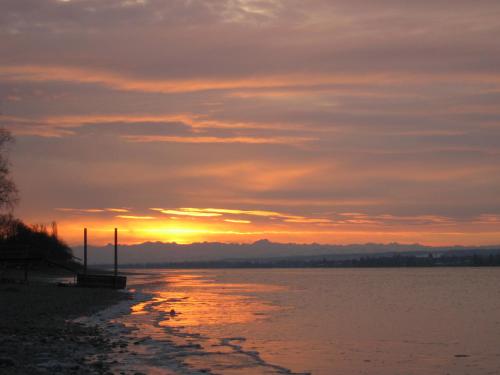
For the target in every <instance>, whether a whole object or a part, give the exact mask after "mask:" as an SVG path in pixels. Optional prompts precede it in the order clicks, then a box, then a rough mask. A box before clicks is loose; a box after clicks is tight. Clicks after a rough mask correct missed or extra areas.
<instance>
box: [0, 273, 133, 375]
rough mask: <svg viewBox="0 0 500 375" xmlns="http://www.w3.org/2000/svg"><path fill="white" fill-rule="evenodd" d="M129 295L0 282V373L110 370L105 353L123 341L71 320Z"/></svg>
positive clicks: (96, 310)
mask: <svg viewBox="0 0 500 375" xmlns="http://www.w3.org/2000/svg"><path fill="white" fill-rule="evenodd" d="M130 298H131V295H130V294H129V293H126V292H120V291H115V290H109V289H87V288H75V287H58V286H56V285H54V284H49V283H44V282H36V283H33V282H32V283H30V284H28V285H22V284H0V373H2V374H4V375H10V374H105V373H107V372H109V369H110V368H111V366H112V359H111V358H110V354H111V353H112V351H113V350H115V351H116V350H120V349H121V348H126V346H127V345H128V343H127V342H126V341H124V340H122V339H121V338H120V337H109V336H108V335H106V334H105V332H104V331H103V329H102V328H101V327H99V326H97V325H88V324H82V323H78V322H74V321H72V320H73V319H75V318H78V317H82V316H89V315H92V314H94V313H96V312H98V311H100V310H102V309H104V308H107V307H109V306H111V305H113V304H116V303H118V302H119V301H123V300H126V299H130Z"/></svg>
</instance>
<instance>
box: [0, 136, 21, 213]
mask: <svg viewBox="0 0 500 375" xmlns="http://www.w3.org/2000/svg"><path fill="white" fill-rule="evenodd" d="M12 142H13V138H12V135H11V134H10V132H9V131H8V130H6V129H3V128H0V211H4V212H5V211H12V209H13V208H14V206H15V205H16V203H17V202H18V194H17V188H16V185H15V184H14V181H13V180H12V177H11V175H10V163H9V158H8V147H9V145H10V144H12Z"/></svg>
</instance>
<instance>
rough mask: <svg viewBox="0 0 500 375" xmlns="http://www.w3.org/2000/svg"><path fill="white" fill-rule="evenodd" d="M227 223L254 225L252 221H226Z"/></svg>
mask: <svg viewBox="0 0 500 375" xmlns="http://www.w3.org/2000/svg"><path fill="white" fill-rule="evenodd" d="M224 221H225V222H227V223H236V224H250V223H252V222H251V221H250V220H237V219H224Z"/></svg>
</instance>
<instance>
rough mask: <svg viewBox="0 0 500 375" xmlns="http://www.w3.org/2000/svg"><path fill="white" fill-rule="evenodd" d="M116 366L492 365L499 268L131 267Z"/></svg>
mask: <svg viewBox="0 0 500 375" xmlns="http://www.w3.org/2000/svg"><path fill="white" fill-rule="evenodd" d="M135 272H136V273H137V274H136V275H134V276H131V277H129V284H130V287H131V288H134V289H135V290H136V291H137V292H138V293H139V294H140V295H143V296H144V297H143V300H142V302H140V303H137V304H135V305H134V306H133V312H132V314H127V315H124V316H121V317H119V318H117V320H116V321H117V322H119V323H122V324H123V325H124V326H126V327H128V328H129V330H130V332H131V335H133V336H134V340H136V341H135V343H136V345H135V346H134V349H133V350H134V351H135V353H134V355H132V356H128V357H127V358H126V359H125V358H124V359H123V360H122V362H123V363H122V365H121V366H122V367H123V369H126V368H127V367H134V368H141V369H143V370H144V371H145V372H148V373H157V374H172V373H182V374H201V373H213V374H290V373H292V374H304V373H311V374H315V375H325V374H328V375H331V374H342V375H350V374H370V375H378V374H380V375H391V374H402V375H403V374H404V375H411V374H422V375H423V374H426V375H431V374H454V375H456V374H475V375H476V374H498V373H500V345H499V344H500V268H397V269H383V268H378V269H359V268H357V269H335V268H330V269H220V270H218V269H217V270H158V269H154V270H135Z"/></svg>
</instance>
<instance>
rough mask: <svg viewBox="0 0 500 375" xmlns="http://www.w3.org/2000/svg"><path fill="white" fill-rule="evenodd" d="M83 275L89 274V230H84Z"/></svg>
mask: <svg viewBox="0 0 500 375" xmlns="http://www.w3.org/2000/svg"><path fill="white" fill-rule="evenodd" d="M83 273H84V274H85V275H86V274H87V228H84V229H83Z"/></svg>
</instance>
